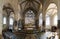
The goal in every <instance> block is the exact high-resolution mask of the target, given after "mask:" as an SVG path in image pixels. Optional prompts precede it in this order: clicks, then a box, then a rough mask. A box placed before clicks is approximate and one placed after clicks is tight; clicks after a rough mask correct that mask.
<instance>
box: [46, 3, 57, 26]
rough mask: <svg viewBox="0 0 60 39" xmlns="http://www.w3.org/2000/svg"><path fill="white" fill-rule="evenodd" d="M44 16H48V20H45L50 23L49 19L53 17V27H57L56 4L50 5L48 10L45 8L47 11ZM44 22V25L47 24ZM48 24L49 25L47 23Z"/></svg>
mask: <svg viewBox="0 0 60 39" xmlns="http://www.w3.org/2000/svg"><path fill="white" fill-rule="evenodd" d="M46 15H48V17H47V18H48V19H47V18H46V21H48V23H49V22H51V21H50V17H53V18H52V19H51V20H53V26H54V25H57V6H56V4H54V3H51V4H50V5H49V6H48V8H47V11H46ZM48 23H47V22H46V24H48ZM49 24H50V23H49Z"/></svg>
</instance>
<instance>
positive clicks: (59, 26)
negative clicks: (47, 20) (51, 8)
mask: <svg viewBox="0 0 60 39" xmlns="http://www.w3.org/2000/svg"><path fill="white" fill-rule="evenodd" d="M59 4H60V1H59V2H58V13H57V16H58V29H59V31H58V33H59V39H60V5H59Z"/></svg>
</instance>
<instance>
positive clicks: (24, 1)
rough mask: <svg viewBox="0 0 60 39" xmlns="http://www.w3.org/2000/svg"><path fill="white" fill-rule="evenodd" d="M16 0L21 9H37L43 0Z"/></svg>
mask: <svg viewBox="0 0 60 39" xmlns="http://www.w3.org/2000/svg"><path fill="white" fill-rule="evenodd" d="M18 1H19V4H20V7H21V9H22V10H25V9H27V8H33V9H35V10H37V11H38V10H39V8H40V7H41V5H42V4H43V2H44V0H18Z"/></svg>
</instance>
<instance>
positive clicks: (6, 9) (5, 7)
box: [2, 3, 15, 29]
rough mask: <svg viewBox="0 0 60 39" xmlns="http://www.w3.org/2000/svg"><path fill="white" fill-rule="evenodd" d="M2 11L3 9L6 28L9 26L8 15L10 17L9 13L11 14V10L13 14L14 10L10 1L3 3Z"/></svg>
mask: <svg viewBox="0 0 60 39" xmlns="http://www.w3.org/2000/svg"><path fill="white" fill-rule="evenodd" d="M2 11H3V17H4V16H6V20H7V21H6V22H7V23H6V26H7V27H6V29H8V28H9V17H10V15H11V12H13V14H15V13H14V10H13V8H12V6H11V4H10V3H6V4H5V5H3V9H2Z"/></svg>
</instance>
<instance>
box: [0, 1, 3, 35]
mask: <svg viewBox="0 0 60 39" xmlns="http://www.w3.org/2000/svg"><path fill="white" fill-rule="evenodd" d="M2 4H3V0H0V35H2V25H3V24H2V22H3V21H2V17H3V16H2V12H3V11H2Z"/></svg>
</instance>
